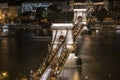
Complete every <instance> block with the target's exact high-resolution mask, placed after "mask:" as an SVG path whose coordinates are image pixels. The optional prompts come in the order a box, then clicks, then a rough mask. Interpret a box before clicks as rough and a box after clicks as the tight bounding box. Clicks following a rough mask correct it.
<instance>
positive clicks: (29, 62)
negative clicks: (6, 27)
mask: <svg viewBox="0 0 120 80" xmlns="http://www.w3.org/2000/svg"><path fill="white" fill-rule="evenodd" d="M21 38H22V37H21ZM21 38H15V37H11V38H10V37H8V38H7V37H2V38H1V39H0V73H2V72H8V74H9V77H10V78H9V80H15V79H14V78H16V77H18V76H28V74H29V71H30V70H31V69H36V68H38V66H39V64H40V62H42V61H43V58H44V57H45V56H46V54H47V44H48V42H39V41H31V39H28V38H23V39H21ZM11 78H12V79H11Z"/></svg>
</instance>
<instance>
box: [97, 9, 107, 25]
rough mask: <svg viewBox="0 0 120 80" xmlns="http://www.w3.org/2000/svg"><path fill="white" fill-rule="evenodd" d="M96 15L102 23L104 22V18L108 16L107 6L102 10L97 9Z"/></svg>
mask: <svg viewBox="0 0 120 80" xmlns="http://www.w3.org/2000/svg"><path fill="white" fill-rule="evenodd" d="M95 16H96V17H97V19H98V20H99V21H100V24H102V22H103V20H104V18H105V17H106V16H107V10H106V9H105V8H101V9H100V10H98V11H96V14H95Z"/></svg>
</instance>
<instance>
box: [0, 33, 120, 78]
mask: <svg viewBox="0 0 120 80" xmlns="http://www.w3.org/2000/svg"><path fill="white" fill-rule="evenodd" d="M48 43H49V42H46V41H32V39H31V38H25V37H1V38H0V74H1V73H2V72H7V73H8V77H9V79H8V80H19V78H20V77H28V76H29V72H30V70H31V69H33V70H35V69H37V68H38V66H39V64H40V63H41V62H42V61H43V58H44V57H45V56H46V54H47V52H48V51H47V50H48ZM78 53H79V54H78V56H79V57H80V58H81V59H82V63H83V64H82V72H81V74H80V76H81V79H76V80H120V33H119V32H116V31H100V32H92V34H85V35H83V36H81V39H80V49H79V51H78ZM71 80H72V79H71Z"/></svg>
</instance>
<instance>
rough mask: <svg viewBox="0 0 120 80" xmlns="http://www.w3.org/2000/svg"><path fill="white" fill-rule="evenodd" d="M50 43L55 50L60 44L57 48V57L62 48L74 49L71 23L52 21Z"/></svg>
mask: <svg viewBox="0 0 120 80" xmlns="http://www.w3.org/2000/svg"><path fill="white" fill-rule="evenodd" d="M51 28H52V35H53V36H52V45H53V48H52V49H53V50H56V49H57V48H58V46H59V45H61V44H62V43H64V44H62V46H61V49H60V50H59V53H58V57H59V56H60V53H61V51H62V49H69V50H73V49H74V46H73V44H74V42H73V35H72V28H73V24H72V23H53V24H52V26H51Z"/></svg>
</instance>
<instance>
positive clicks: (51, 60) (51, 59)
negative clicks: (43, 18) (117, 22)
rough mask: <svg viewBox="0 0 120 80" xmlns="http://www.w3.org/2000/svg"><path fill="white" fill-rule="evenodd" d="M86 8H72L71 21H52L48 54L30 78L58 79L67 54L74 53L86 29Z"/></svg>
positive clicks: (36, 79) (34, 79)
mask: <svg viewBox="0 0 120 80" xmlns="http://www.w3.org/2000/svg"><path fill="white" fill-rule="evenodd" d="M78 4H79V5H80V6H81V5H82V6H86V5H84V4H86V3H75V4H74V6H76V5H77V6H78ZM94 4H95V3H94ZM96 4H98V3H96ZM100 5H104V3H102V4H101V3H100ZM89 7H91V6H89ZM87 8H88V7H84V8H83V7H82V8H74V9H73V12H74V18H73V23H52V25H51V29H52V42H51V43H50V44H49V46H48V50H49V53H48V54H49V55H48V56H47V57H46V58H45V60H44V62H43V63H42V64H41V65H40V66H39V68H38V69H37V70H36V71H35V72H34V71H31V73H30V80H58V77H59V75H60V73H61V71H62V70H63V68H64V65H65V63H66V61H67V59H68V57H69V55H70V54H74V51H75V50H76V48H77V47H78V46H77V42H78V39H79V37H80V35H81V33H84V32H86V31H87V30H88V29H87V24H88V22H89V20H88V19H87V16H88V12H89V11H88V9H87ZM90 12H91V11H90Z"/></svg>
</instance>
